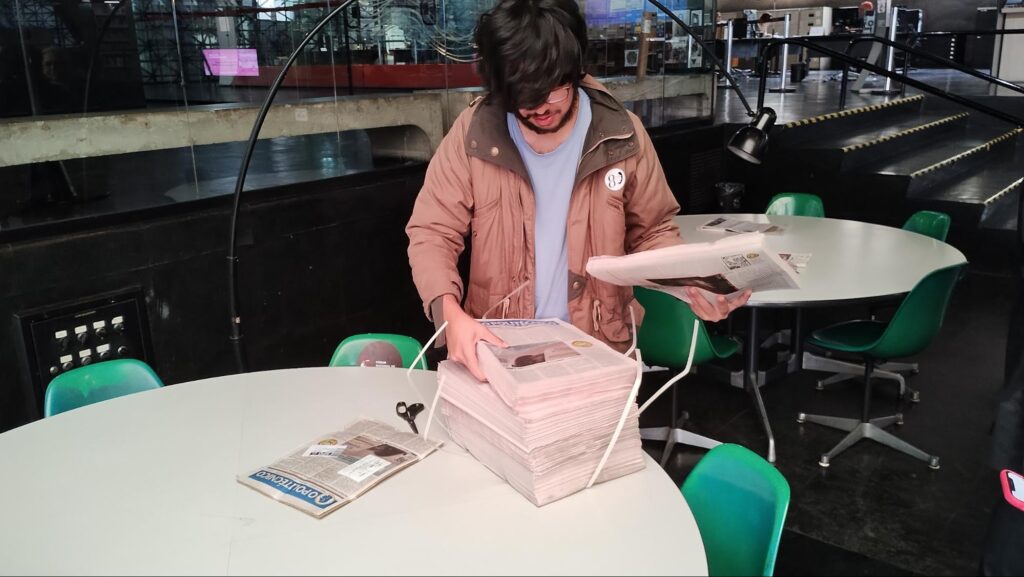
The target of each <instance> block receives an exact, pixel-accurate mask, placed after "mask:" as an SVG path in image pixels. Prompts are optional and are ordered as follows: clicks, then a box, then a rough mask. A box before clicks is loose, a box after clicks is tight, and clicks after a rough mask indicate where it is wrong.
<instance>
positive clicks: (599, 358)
mask: <svg viewBox="0 0 1024 577" xmlns="http://www.w3.org/2000/svg"><path fill="white" fill-rule="evenodd" d="M482 323H483V325H484V326H486V327H487V328H488V329H490V330H491V331H492V332H493V333H494V334H496V335H497V336H499V337H501V338H502V339H503V340H504V341H505V342H506V343H508V344H509V347H508V348H501V347H496V346H493V345H490V344H487V343H480V344H479V345H478V349H477V353H478V357H479V359H480V365H481V369H482V370H483V371H484V373H485V374H486V376H487V378H488V381H489V382H486V383H481V382H480V381H478V380H476V378H474V377H473V376H472V375H471V374H470V373H469V371H467V370H466V369H465V368H464V367H463V366H462V365H461V364H459V363H456V362H452V361H445V362H442V363H441V365H440V367H439V373H440V374H439V383H440V384H441V401H440V409H439V410H440V414H441V417H442V419H444V421H445V422H446V423H447V425H448V429H449V433H450V435H451V437H452V439H453V440H454V441H455V442H456V443H458V444H459V445H461V446H463V447H465V448H466V449H467V450H468V451H469V452H470V453H472V454H473V455H474V456H475V457H476V458H477V459H479V460H480V462H482V463H483V464H484V465H486V466H487V467H488V468H490V469H491V470H492V471H494V472H495V473H496V474H497V475H498V476H500V477H502V478H503V479H505V480H506V481H508V483H509V484H510V485H512V487H514V488H515V489H516V490H517V491H519V492H520V493H522V494H523V495H524V496H525V497H526V498H527V499H529V500H530V501H532V502H533V503H534V504H535V505H537V506H542V505H546V504H548V503H551V502H552V501H556V500H558V499H561V498H562V497H565V496H567V495H570V494H572V493H575V492H577V491H580V490H582V489H584V488H586V487H587V484H588V483H589V481H590V479H591V477H592V476H593V474H594V472H595V471H596V470H597V468H598V465H599V463H600V462H601V460H602V457H603V456H604V454H605V451H606V450H607V449H608V447H609V444H610V442H611V441H612V436H613V433H614V432H615V429H616V427H617V425H618V423H619V420H620V418H621V416H622V413H623V410H624V408H625V405H626V402H627V401H628V400H630V393H631V391H632V388H633V383H634V381H635V379H636V374H637V364H636V362H635V361H633V360H631V359H630V358H628V357H625V356H623V355H622V354H620V353H617V352H616V351H614V350H612V349H611V348H610V347H609V346H608V345H606V344H604V343H602V342H601V341H599V340H597V339H594V338H592V337H590V336H589V335H587V334H585V333H583V332H582V331H580V330H579V329H577V328H575V327H573V326H572V325H570V324H568V323H565V322H562V321H560V320H557V319H538V320H484V321H482ZM630 405H631V406H630V407H629V412H628V416H627V420H626V423H625V426H624V428H623V429H622V432H621V434H620V436H619V438H618V440H617V441H616V443H615V445H614V448H613V450H612V452H611V454H610V455H609V457H608V459H607V461H606V462H605V464H604V467H603V468H602V469H601V473H600V475H599V476H598V477H597V482H603V481H608V480H611V479H614V478H616V477H621V476H623V475H627V474H629V473H633V472H635V471H638V470H640V469H642V468H643V467H644V461H643V451H642V449H641V446H640V434H639V426H638V422H637V408H636V404H635V403H634V402H631V403H630Z"/></svg>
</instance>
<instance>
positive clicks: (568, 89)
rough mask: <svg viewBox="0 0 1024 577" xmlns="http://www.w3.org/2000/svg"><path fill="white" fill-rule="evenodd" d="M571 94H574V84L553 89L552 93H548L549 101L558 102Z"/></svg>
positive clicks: (549, 102)
mask: <svg viewBox="0 0 1024 577" xmlns="http://www.w3.org/2000/svg"><path fill="white" fill-rule="evenodd" d="M570 94H572V84H567V85H565V86H562V87H559V88H556V89H554V90H552V91H551V94H548V100H547V103H548V104H558V103H559V102H563V101H564V100H565V99H567V98H569V95H570Z"/></svg>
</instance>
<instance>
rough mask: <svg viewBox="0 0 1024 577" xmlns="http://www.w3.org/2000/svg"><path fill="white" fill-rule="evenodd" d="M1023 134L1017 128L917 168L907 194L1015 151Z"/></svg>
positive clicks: (910, 194)
mask: <svg viewBox="0 0 1024 577" xmlns="http://www.w3.org/2000/svg"><path fill="white" fill-rule="evenodd" d="M1021 134H1024V130H1022V129H1020V128H1015V129H1013V130H1010V131H1008V132H1005V133H1003V134H1001V135H999V136H997V137H995V138H993V139H991V140H989V141H987V142H984V143H982V144H980V145H978V146H975V147H973V148H969V149H967V150H964V151H963V152H960V153H959V154H956V155H953V156H951V157H949V158H946V159H944V160H940V161H939V162H936V163H933V164H931V165H929V166H924V167H922V168H919V169H917V170H915V171H914V172H912V173H910V174H909V177H910V185H909V186H908V187H907V195H908V196H914V194H915V193H916V192H917V191H919V190H926V189H928V188H931V187H934V186H936V185H939V184H941V183H943V182H948V181H949V180H950V179H952V178H955V177H956V176H957V175H961V174H964V173H966V172H968V171H970V170H972V169H974V168H977V167H979V166H981V165H983V164H985V163H986V162H988V161H989V160H990V159H991V158H992V157H995V156H999V155H1000V154H1003V153H1006V152H1012V151H1014V150H1015V149H1016V146H1017V140H1018V139H1019V138H1020V136H1021Z"/></svg>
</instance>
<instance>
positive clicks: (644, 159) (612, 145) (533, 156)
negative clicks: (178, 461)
mask: <svg viewBox="0 0 1024 577" xmlns="http://www.w3.org/2000/svg"><path fill="white" fill-rule="evenodd" d="M476 43H477V46H478V49H479V54H480V58H481V60H480V64H479V72H480V76H481V77H482V78H483V80H484V87H485V88H486V89H487V90H488V95H487V96H486V97H485V98H482V99H478V101H477V102H475V103H474V104H473V105H471V106H470V107H469V108H468V109H467V110H465V111H464V112H463V113H462V114H461V115H460V116H459V118H458V119H457V120H456V121H455V123H454V125H453V126H452V128H451V130H450V131H449V133H448V135H447V136H446V137H445V138H444V140H443V141H442V143H441V146H440V147H439V148H438V150H437V153H436V154H435V155H434V158H433V159H432V160H431V162H430V166H429V167H428V168H427V174H426V179H425V181H424V184H423V189H422V190H421V191H420V194H419V197H418V198H417V199H416V205H415V207H414V209H413V214H412V217H411V219H410V220H409V224H408V226H407V227H406V233H407V234H408V235H409V262H410V264H411V266H412V274H413V280H414V282H415V283H416V287H417V289H418V290H419V294H420V297H421V298H422V299H423V302H424V308H425V310H426V312H427V315H428V317H430V318H432V319H433V320H434V321H435V322H436V323H438V324H440V321H441V320H442V319H443V320H445V321H447V322H448V328H447V331H446V335H445V336H446V339H447V343H448V358H450V359H454V360H457V361H459V362H461V363H463V364H464V365H465V366H466V367H467V368H468V369H469V371H470V372H471V373H472V374H473V375H475V376H476V377H477V378H478V379H481V380H483V378H484V376H483V373H482V372H481V371H480V368H479V366H478V364H477V357H476V343H477V342H478V341H481V340H483V341H487V342H490V343H494V344H497V345H504V343H503V342H502V341H501V339H499V338H497V337H496V336H495V335H493V334H492V333H491V332H490V331H488V330H487V329H485V328H484V327H483V326H481V325H480V323H478V322H477V321H476V320H474V319H476V318H480V317H482V316H484V315H485V314H490V315H491V316H492V317H495V316H497V317H508V318H548V317H558V318H561V319H563V320H567V321H569V322H571V323H572V324H574V325H575V326H577V327H578V328H580V329H581V330H583V331H585V332H587V333H589V334H592V335H594V336H595V337H597V338H599V339H601V340H603V341H605V342H607V343H608V344H609V345H611V346H613V347H615V348H618V349H620V350H625V349H626V348H627V347H628V346H629V343H630V342H631V340H632V335H631V332H630V331H631V327H630V308H632V309H633V311H634V313H635V315H636V320H637V323H639V322H640V321H641V319H642V313H643V311H642V309H641V307H640V306H639V305H638V304H637V303H636V302H635V301H634V299H633V290H632V288H631V287H619V286H614V285H611V284H608V283H604V282H601V281H597V280H595V279H593V278H590V277H588V276H587V274H586V265H587V260H588V259H589V258H590V257H591V256H597V255H622V254H627V253H632V252H638V251H643V250H650V249H654V248H660V247H664V246H669V245H674V244H678V243H680V242H682V241H681V239H680V236H679V230H678V228H677V227H676V225H675V223H674V222H673V220H672V218H673V217H674V216H675V215H676V214H677V213H678V211H679V205H678V204H677V203H676V201H675V199H674V197H673V196H672V192H671V191H670V190H669V188H668V185H667V183H666V182H665V175H664V173H663V172H662V169H661V165H660V164H659V162H658V157H657V154H656V153H655V151H654V148H653V145H652V144H651V140H650V138H649V137H648V135H647V132H646V131H645V130H644V128H643V125H642V124H641V122H640V120H639V119H638V118H637V117H636V116H634V115H633V114H631V113H630V112H628V111H626V110H625V109H624V108H623V106H622V104H621V103H619V102H618V101H616V100H615V99H614V98H613V97H612V96H611V95H610V94H609V93H608V92H607V91H606V90H605V88H604V87H603V86H601V85H600V84H598V83H597V82H596V81H595V80H594V79H593V78H591V77H589V76H586V75H585V74H584V72H583V63H584V61H585V52H584V50H585V47H586V45H587V30H586V23H585V21H584V20H583V16H582V15H581V14H580V11H579V7H578V6H577V5H576V2H575V0H499V2H498V4H497V5H496V6H495V7H494V8H493V9H492V10H491V11H490V12H488V13H486V14H484V15H482V16H481V18H480V22H479V24H478V26H477V30H476ZM467 234H469V235H470V236H471V239H472V240H471V242H472V245H471V246H472V251H471V259H470V271H469V283H468V284H469V288H468V290H466V291H464V289H463V283H462V279H461V278H460V277H459V273H458V270H457V269H456V263H457V260H458V257H459V255H460V254H461V253H462V250H463V248H464V242H465V237H466V236H467ZM464 292H465V308H464V309H463V307H462V306H460V302H461V301H462V298H463V294H464ZM689 296H690V299H691V300H692V301H693V302H694V305H693V309H694V312H695V313H696V314H697V315H698V316H700V317H701V318H704V319H706V320H711V321H717V320H721V319H723V318H725V317H726V316H727V315H728V314H729V312H730V311H732V310H733V309H735V308H736V307H738V306H741V305H742V304H743V303H745V302H746V299H747V297H748V296H749V293H745V294H743V295H741V296H740V297H739V298H736V299H734V300H729V299H726V298H724V297H718V298H715V297H713V296H712V297H710V298H711V299H712V300H711V301H708V300H706V299H705V298H704V297H703V296H701V293H700V292H699V291H698V290H697V289H695V288H694V289H690V291H689ZM492 311H493V312H492Z"/></svg>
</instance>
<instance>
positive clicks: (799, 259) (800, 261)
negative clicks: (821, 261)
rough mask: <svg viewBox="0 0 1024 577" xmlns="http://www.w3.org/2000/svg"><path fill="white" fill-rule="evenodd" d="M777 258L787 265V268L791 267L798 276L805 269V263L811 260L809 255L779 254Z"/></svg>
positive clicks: (805, 253) (806, 253)
mask: <svg viewBox="0 0 1024 577" xmlns="http://www.w3.org/2000/svg"><path fill="white" fill-rule="evenodd" d="M779 258H781V259H782V260H783V261H785V262H787V263H789V266H791V267H793V270H795V271H796V273H797V274H800V273H802V272H804V270H805V269H806V268H807V263H808V262H809V261H810V260H811V253H809V252H803V253H792V252H780V253H779Z"/></svg>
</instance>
